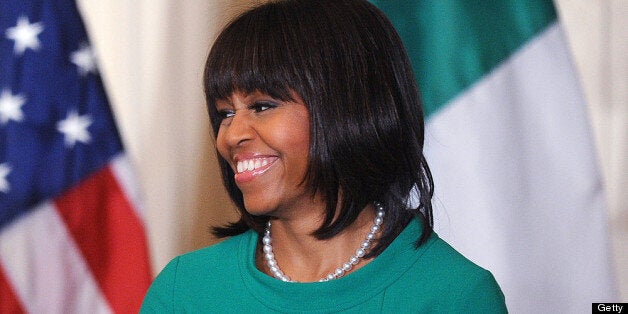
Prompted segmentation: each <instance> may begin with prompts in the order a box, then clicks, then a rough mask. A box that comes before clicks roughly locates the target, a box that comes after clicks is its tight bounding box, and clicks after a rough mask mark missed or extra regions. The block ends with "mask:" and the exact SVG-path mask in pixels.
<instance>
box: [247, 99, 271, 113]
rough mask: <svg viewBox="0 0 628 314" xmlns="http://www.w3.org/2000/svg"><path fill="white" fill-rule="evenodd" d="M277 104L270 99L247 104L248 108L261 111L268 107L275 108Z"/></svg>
mask: <svg viewBox="0 0 628 314" xmlns="http://www.w3.org/2000/svg"><path fill="white" fill-rule="evenodd" d="M276 107H277V104H276V103H274V102H272V101H256V102H254V103H253V104H251V105H250V106H249V109H251V110H253V111H255V112H262V111H266V110H268V109H273V108H276Z"/></svg>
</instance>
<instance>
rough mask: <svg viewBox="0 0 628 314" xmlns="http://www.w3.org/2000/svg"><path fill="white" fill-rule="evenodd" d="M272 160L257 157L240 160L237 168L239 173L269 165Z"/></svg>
mask: <svg viewBox="0 0 628 314" xmlns="http://www.w3.org/2000/svg"><path fill="white" fill-rule="evenodd" d="M271 162H272V159H270V158H255V159H247V160H240V161H238V164H237V165H236V170H237V171H238V173H242V172H245V171H253V170H255V169H257V168H261V167H265V166H268V164H269V163H271Z"/></svg>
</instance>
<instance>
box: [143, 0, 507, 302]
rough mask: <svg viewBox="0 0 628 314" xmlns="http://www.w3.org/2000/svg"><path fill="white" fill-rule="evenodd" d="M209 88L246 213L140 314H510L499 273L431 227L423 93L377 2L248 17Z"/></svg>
mask: <svg viewBox="0 0 628 314" xmlns="http://www.w3.org/2000/svg"><path fill="white" fill-rule="evenodd" d="M204 83H205V90H206V98H207V105H208V109H209V115H210V119H211V123H212V127H213V131H214V134H215V136H216V147H217V150H218V153H219V162H220V167H221V169H222V177H223V180H224V184H225V186H226V188H227V190H228V192H229V194H230V196H231V198H232V200H233V201H234V202H235V204H236V205H237V207H238V208H239V210H240V214H241V218H240V220H239V221H238V222H236V223H233V224H231V225H229V226H227V227H221V228H216V229H215V233H216V234H217V235H218V236H220V237H229V236H230V237H231V238H230V239H228V240H225V241H223V242H221V243H219V244H217V245H214V246H211V247H209V248H205V249H201V250H199V251H196V252H192V253H188V254H185V255H182V256H180V257H177V258H175V259H174V260H173V261H171V262H170V264H168V266H166V268H165V269H164V270H163V271H162V272H161V274H160V275H159V276H158V277H157V278H156V279H155V282H154V283H153V285H152V286H151V288H150V290H149V292H148V294H147V296H146V298H145V300H144V305H143V308H142V311H143V312H163V311H168V312H181V311H190V312H263V313H264V312H286V313H292V312H317V313H319V312H365V313H371V312H395V313H399V312H482V313H492V312H505V311H506V309H505V305H504V297H503V295H502V293H501V291H500V289H499V286H498V285H497V283H496V282H495V280H494V278H493V276H492V275H491V274H490V273H489V272H488V271H486V270H484V269H481V268H480V267H478V266H476V265H474V264H473V263H471V262H470V261H468V260H467V259H465V258H464V257H463V256H462V255H460V254H459V253H457V252H456V251H455V250H454V249H452V248H451V247H450V246H449V245H447V244H446V243H445V242H444V241H442V240H441V239H439V238H438V236H437V235H436V234H434V233H433V231H432V225H433V223H432V205H431V197H432V192H433V183H432V178H431V174H430V171H429V168H428V165H427V162H426V161H425V157H424V156H423V153H422V150H423V132H424V130H423V114H422V112H421V106H420V100H419V96H418V90H417V87H416V86H417V85H416V82H415V81H414V76H413V73H412V70H411V67H410V64H409V61H408V58H407V56H406V54H405V50H404V48H403V45H402V43H401V41H400V39H399V37H398V35H397V33H396V32H395V31H394V29H393V27H392V25H391V24H390V22H389V21H388V20H387V19H386V17H385V16H384V15H383V14H382V13H381V12H380V11H379V10H378V9H376V8H375V7H374V6H373V5H371V4H369V3H368V2H366V1H361V0H318V1H311V0H286V1H273V2H271V3H268V4H265V5H261V6H259V7H257V8H254V9H251V10H249V11H248V12H245V13H244V14H243V15H241V16H239V17H238V18H236V19H235V20H234V21H232V22H231V23H230V24H229V25H228V26H227V27H226V28H225V29H224V30H223V31H222V33H221V34H220V35H219V37H218V38H217V40H216V42H215V43H214V45H213V47H212V49H211V51H210V54H209V57H208V59H207V63H206V67H205V79H204ZM413 188H415V189H416V190H415V192H413ZM412 194H414V195H418V197H416V199H414V200H410V198H411V195H412Z"/></svg>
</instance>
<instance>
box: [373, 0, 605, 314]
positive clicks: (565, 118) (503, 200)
mask: <svg viewBox="0 0 628 314" xmlns="http://www.w3.org/2000/svg"><path fill="white" fill-rule="evenodd" d="M373 3H375V4H376V5H378V6H379V7H380V8H382V10H383V11H384V12H385V13H386V14H388V16H389V17H390V18H391V20H392V21H393V24H395V26H396V27H397V28H398V30H399V32H400V34H401V36H402V38H403V39H404V41H405V44H406V46H407V49H408V51H409V55H410V56H411V59H412V62H413V66H414V70H415V75H416V76H417V78H418V83H419V87H420V90H421V95H422V97H423V101H424V104H425V106H426V112H427V113H429V120H428V123H427V130H426V156H427V159H428V162H429V163H430V166H431V168H432V171H433V174H434V180H435V193H436V194H435V198H434V205H435V217H436V230H437V232H438V233H439V235H440V236H441V237H443V238H444V239H445V240H447V241H448V242H449V243H451V244H452V245H453V246H454V247H455V248H456V249H458V250H459V251H460V252H462V253H463V254H464V255H465V256H467V257H469V258H470V259H471V260H473V261H475V262H476V263H478V264H479V265H481V266H483V267H485V268H488V269H489V270H490V271H491V272H493V274H494V275H495V277H496V279H497V281H498V282H499V283H500V285H501V287H502V289H503V291H504V294H505V296H506V302H507V305H508V307H509V310H510V311H511V312H514V313H584V312H587V311H588V310H589V308H590V306H591V303H593V302H602V301H599V300H616V299H614V297H615V293H616V291H615V289H614V283H613V280H612V274H611V270H610V262H609V250H608V243H607V241H608V240H607V230H606V212H605V205H604V191H603V188H602V184H601V177H600V172H599V170H598V167H597V161H596V159H595V150H594V146H593V142H592V136H591V133H590V129H589V125H588V116H587V112H586V106H585V102H584V99H583V96H582V93H581V91H580V89H579V84H578V80H577V74H576V72H575V71H574V68H573V65H572V63H571V59H570V58H571V56H570V53H569V51H568V50H567V48H566V47H567V45H566V41H565V38H564V35H563V32H562V29H561V28H560V24H559V22H558V21H557V19H556V13H555V10H554V8H553V6H552V2H551V1H542V0H528V1H524V0H494V1H487V0H482V1H466V0H416V1H392V0H391V1H388V0H380V1H373ZM417 267H420V265H417ZM432 280H438V279H437V278H432ZM461 284H464V282H461ZM409 293H411V292H409Z"/></svg>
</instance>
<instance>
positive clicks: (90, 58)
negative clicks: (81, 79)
mask: <svg viewBox="0 0 628 314" xmlns="http://www.w3.org/2000/svg"><path fill="white" fill-rule="evenodd" d="M70 60H71V61H72V63H74V64H75V65H76V66H77V67H78V70H79V73H80V74H81V75H87V74H88V73H96V55H95V54H94V51H93V50H92V47H91V46H89V45H86V44H83V45H81V48H79V49H78V50H76V51H74V52H72V56H70Z"/></svg>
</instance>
